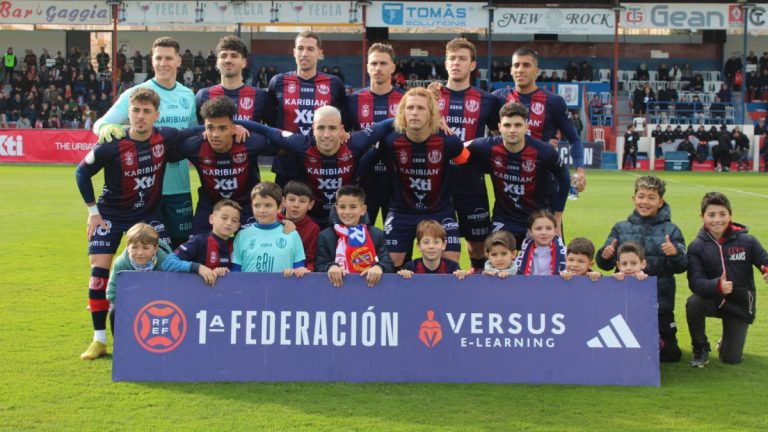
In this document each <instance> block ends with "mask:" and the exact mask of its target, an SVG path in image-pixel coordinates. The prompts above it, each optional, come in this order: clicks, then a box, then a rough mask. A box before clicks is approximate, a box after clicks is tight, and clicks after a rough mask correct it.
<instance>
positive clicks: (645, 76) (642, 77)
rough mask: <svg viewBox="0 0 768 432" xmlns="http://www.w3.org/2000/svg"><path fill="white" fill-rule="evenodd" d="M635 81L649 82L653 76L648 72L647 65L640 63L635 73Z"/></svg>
mask: <svg viewBox="0 0 768 432" xmlns="http://www.w3.org/2000/svg"><path fill="white" fill-rule="evenodd" d="M635 79H636V80H638V81H648V80H650V79H651V74H650V73H649V72H648V68H647V66H646V65H645V63H640V66H638V67H637V70H636V71H635Z"/></svg>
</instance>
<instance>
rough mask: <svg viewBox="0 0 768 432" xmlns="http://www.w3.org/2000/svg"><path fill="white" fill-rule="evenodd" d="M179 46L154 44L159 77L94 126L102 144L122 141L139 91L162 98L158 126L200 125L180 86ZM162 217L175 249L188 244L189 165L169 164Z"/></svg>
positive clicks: (128, 92)
mask: <svg viewBox="0 0 768 432" xmlns="http://www.w3.org/2000/svg"><path fill="white" fill-rule="evenodd" d="M179 50H180V47H179V43H178V42H176V40H174V39H172V38H169V37H161V38H158V39H156V40H155V42H154V43H153V44H152V68H153V70H154V71H155V77H154V78H152V79H151V80H149V81H146V82H143V83H141V84H139V85H136V86H134V87H131V88H130V89H129V90H126V91H125V92H124V93H123V94H122V95H120V98H119V99H118V100H117V102H115V104H114V105H113V106H112V108H110V109H109V111H107V113H106V114H104V117H102V118H100V119H99V120H98V121H96V123H95V124H94V125H93V131H94V133H96V134H97V135H99V142H104V141H105V140H109V139H110V138H112V137H115V138H122V137H123V134H124V131H123V129H122V127H120V126H119V125H120V124H122V123H125V122H126V121H127V120H128V105H129V103H128V100H129V98H130V97H131V95H132V94H133V92H134V91H136V90H137V89H139V88H149V89H152V90H154V91H155V92H156V93H157V94H159V95H160V113H161V115H160V118H159V119H158V120H157V122H156V124H157V125H158V126H168V127H174V128H176V129H182V128H187V127H191V126H196V125H197V114H196V113H195V95H194V93H192V90H190V89H189V88H187V87H184V86H183V85H182V84H181V83H178V82H176V73H177V71H178V69H179V66H180V65H181V57H180V56H179ZM160 215H161V217H162V219H163V221H164V222H165V226H166V227H167V228H168V233H169V234H170V236H171V241H172V243H173V244H174V245H178V244H181V243H183V242H186V241H187V239H188V238H189V234H190V232H191V230H192V194H191V192H190V186H189V165H188V164H187V162H186V161H181V162H175V163H169V164H168V168H167V169H166V172H165V177H163V199H162V201H161V202H160Z"/></svg>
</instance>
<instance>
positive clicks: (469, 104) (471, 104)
mask: <svg viewBox="0 0 768 432" xmlns="http://www.w3.org/2000/svg"><path fill="white" fill-rule="evenodd" d="M464 108H466V109H467V111H469V112H472V113H473V112H477V110H479V109H480V102H478V101H476V100H475V99H470V100H468V101H466V102H464Z"/></svg>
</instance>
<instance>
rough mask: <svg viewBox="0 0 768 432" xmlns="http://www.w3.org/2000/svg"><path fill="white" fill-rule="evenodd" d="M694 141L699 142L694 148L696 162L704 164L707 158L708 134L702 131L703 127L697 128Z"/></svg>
mask: <svg viewBox="0 0 768 432" xmlns="http://www.w3.org/2000/svg"><path fill="white" fill-rule="evenodd" d="M695 136H696V139H697V140H698V141H699V145H697V146H696V161H697V162H699V163H704V161H706V160H707V157H709V132H707V131H706V130H705V129H704V126H703V125H701V126H699V130H698V131H696V135H695Z"/></svg>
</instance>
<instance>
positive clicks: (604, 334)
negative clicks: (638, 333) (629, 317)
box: [587, 314, 640, 348]
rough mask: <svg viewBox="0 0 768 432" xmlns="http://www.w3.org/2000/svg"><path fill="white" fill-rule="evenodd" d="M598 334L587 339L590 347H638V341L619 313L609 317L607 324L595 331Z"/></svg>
mask: <svg viewBox="0 0 768 432" xmlns="http://www.w3.org/2000/svg"><path fill="white" fill-rule="evenodd" d="M597 334H598V336H595V337H593V338H592V339H590V340H588V341H587V346H588V347H590V348H640V343H639V342H638V341H637V338H635V335H634V333H632V330H630V328H629V325H627V322H626V321H625V320H624V317H622V316H621V314H619V315H616V316H615V317H613V318H611V320H610V325H607V326H605V327H603V328H601V329H600V330H598V332H597Z"/></svg>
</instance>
